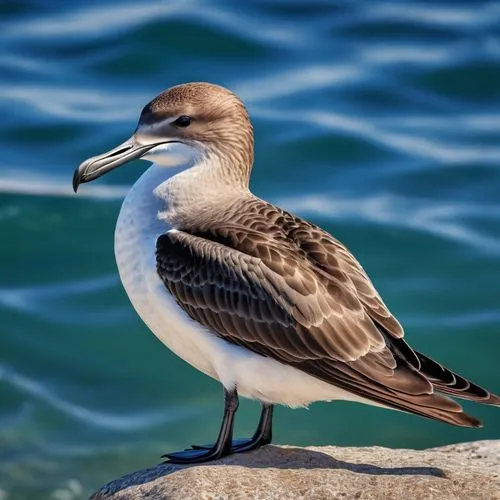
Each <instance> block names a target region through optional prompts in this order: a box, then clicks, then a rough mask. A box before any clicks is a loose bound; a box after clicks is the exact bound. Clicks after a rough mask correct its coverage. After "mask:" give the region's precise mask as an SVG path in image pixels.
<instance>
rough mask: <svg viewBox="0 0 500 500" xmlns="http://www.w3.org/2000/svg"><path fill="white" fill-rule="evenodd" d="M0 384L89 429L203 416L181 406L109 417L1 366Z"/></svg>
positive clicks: (195, 409)
mask: <svg viewBox="0 0 500 500" xmlns="http://www.w3.org/2000/svg"><path fill="white" fill-rule="evenodd" d="M0 381H3V382H4V383H7V384H9V385H10V386H12V387H14V388H16V389H17V390H19V391H21V392H22V393H24V394H25V395H28V396H30V397H33V398H35V399H37V400H39V401H41V402H43V403H44V404H46V405H48V406H50V407H51V408H53V409H55V410H57V411H59V412H61V413H63V414H64V415H66V416H67V417H70V418H72V419H74V420H78V421H80V422H83V423H85V424H86V425H90V426H96V427H102V428H106V429H112V430H115V431H123V432H128V431H138V430H141V429H149V428H152V427H156V426H159V425H164V424H167V423H171V422H176V421H179V420H183V419H185V418H189V417H192V416H195V415H197V414H199V413H201V411H200V408H199V407H194V406H185V407H182V406H179V405H176V406H175V407H167V408H162V409H161V410H149V411H148V410H146V411H138V412H134V413H125V412H121V413H105V412H101V411H98V410H95V409H93V408H88V407H85V406H82V405H80V404H76V403H73V402H71V401H67V400H65V399H63V398H62V397H61V396H59V395H58V394H57V393H56V392H55V391H54V390H53V389H50V388H49V387H48V386H46V385H44V384H42V383H41V382H40V381H38V380H33V379H31V378H29V377H27V376H25V375H22V374H21V373H18V372H16V371H14V370H12V369H11V368H9V367H8V366H5V365H3V364H0Z"/></svg>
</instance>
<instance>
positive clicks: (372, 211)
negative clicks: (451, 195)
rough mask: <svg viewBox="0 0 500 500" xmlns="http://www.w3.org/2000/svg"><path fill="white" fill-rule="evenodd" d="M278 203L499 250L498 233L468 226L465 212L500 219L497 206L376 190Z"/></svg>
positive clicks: (478, 248)
mask: <svg viewBox="0 0 500 500" xmlns="http://www.w3.org/2000/svg"><path fill="white" fill-rule="evenodd" d="M278 201H279V203H280V204H281V205H283V206H284V207H287V208H288V209H289V210H291V211H293V212H300V213H303V214H313V215H321V216H322V217H326V218H327V219H328V220H335V219H337V220H339V219H342V220H345V219H347V220H349V219H354V220H357V221H365V222H373V223H377V224H383V225H387V226H392V227H401V228H405V229H412V230H418V231H423V232H426V233H430V234H433V235H435V236H438V237H440V238H446V239H449V240H452V241H456V242H457V243H461V244H464V245H467V246H470V247H473V248H475V249H476V250H479V251H481V252H485V253H493V254H497V255H498V254H500V237H497V236H491V235H487V234H482V233H480V232H479V231H477V230H474V229H472V228H470V227H467V226H466V225H465V223H464V222H463V217H464V216H465V215H467V216H472V215H481V216H482V217H486V218H491V219H494V220H500V206H499V205H497V206H485V205H483V206H481V205H476V206H474V207H470V206H469V205H461V204H452V203H443V204H442V205H436V204H430V203H429V200H426V199H416V198H409V197H404V198H403V197H398V196H394V195H390V194H379V195H373V196H366V197H347V198H346V197H342V196H339V195H338V194H332V195H331V196H328V195H325V194H309V195H300V196H295V197H293V198H287V197H282V198H280V199H279V200H278Z"/></svg>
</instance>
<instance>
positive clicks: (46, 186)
mask: <svg viewBox="0 0 500 500" xmlns="http://www.w3.org/2000/svg"><path fill="white" fill-rule="evenodd" d="M2 174H3V176H2V177H0V193H8V194H20V195H34V196H56V197H72V198H74V197H75V193H74V192H73V188H72V186H71V179H67V180H64V181H63V180H62V179H61V178H58V177H55V176H53V175H52V176H51V175H44V176H41V175H40V174H39V173H38V172H33V171H29V170H24V169H23V170H22V169H19V170H10V171H4V172H2ZM128 190H129V187H126V186H112V185H106V184H101V185H89V186H85V188H84V189H82V190H81V192H79V193H78V197H83V198H94V199H99V200H121V199H123V198H124V197H125V195H126V194H127V192H128Z"/></svg>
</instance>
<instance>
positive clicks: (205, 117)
mask: <svg viewBox="0 0 500 500" xmlns="http://www.w3.org/2000/svg"><path fill="white" fill-rule="evenodd" d="M203 157H210V158H216V159H217V161H218V162H219V163H220V164H221V166H222V168H225V169H226V170H227V171H228V173H234V174H235V178H241V179H242V180H243V182H246V183H248V178H249V176H250V171H251V168H252V163H253V130H252V125H251V122H250V119H249V117H248V113H247V110H246V109H245V106H244V105H243V103H242V102H241V100H240V99H239V98H238V97H237V96H236V95H235V94H233V93H232V92H230V91H229V90H227V89H225V88H224V87H220V86H218V85H213V84H210V83H202V82H200V83H186V84H183V85H178V86H175V87H172V88H170V89H168V90H166V91H164V92H162V93H161V94H160V95H159V96H157V97H156V98H155V99H153V100H152V101H151V102H150V103H148V104H147V105H146V106H145V107H144V109H143V110H142V113H141V116H140V118H139V123H138V125H137V129H136V131H135V133H134V134H133V135H132V137H131V138H130V139H129V140H128V141H126V142H124V143H123V144H121V145H120V146H118V147H116V148H114V149H112V150H111V151H109V152H107V153H104V154H102V155H99V156H94V157H92V158H89V159H88V160H86V161H85V162H83V163H82V164H81V165H80V166H79V167H78V169H77V170H76V171H75V174H74V177H73V188H74V189H75V192H76V190H77V189H78V186H79V184H81V183H84V182H90V181H92V180H94V179H96V178H98V177H100V176H101V175H103V174H105V173H107V172H109V171H110V170H113V169H115V168H117V167H119V166H120V165H123V164H125V163H128V162H129V161H131V160H134V159H138V158H142V159H146V160H150V161H154V162H155V163H158V164H160V165H165V166H178V165H180V164H181V163H186V162H190V161H191V162H193V161H195V159H196V158H197V159H198V160H199V159H200V158H203Z"/></svg>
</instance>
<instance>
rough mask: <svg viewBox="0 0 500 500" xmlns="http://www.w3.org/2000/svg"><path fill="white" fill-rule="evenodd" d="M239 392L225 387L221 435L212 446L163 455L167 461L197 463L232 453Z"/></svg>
mask: <svg viewBox="0 0 500 500" xmlns="http://www.w3.org/2000/svg"><path fill="white" fill-rule="evenodd" d="M238 406H239V401H238V393H237V391H236V389H232V390H230V391H228V390H227V389H225V388H224V417H223V418H222V425H221V428H220V431H219V436H218V438H217V441H216V442H215V444H214V445H212V446H210V447H196V448H194V447H193V449H191V450H184V451H178V452H174V453H167V454H166V455H162V458H166V459H167V460H166V461H165V463H174V464H195V463H200V462H209V461H210V460H217V459H219V458H222V457H225V456H226V455H230V454H231V453H232V439H233V426H234V416H235V414H236V410H237V409H238Z"/></svg>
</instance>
